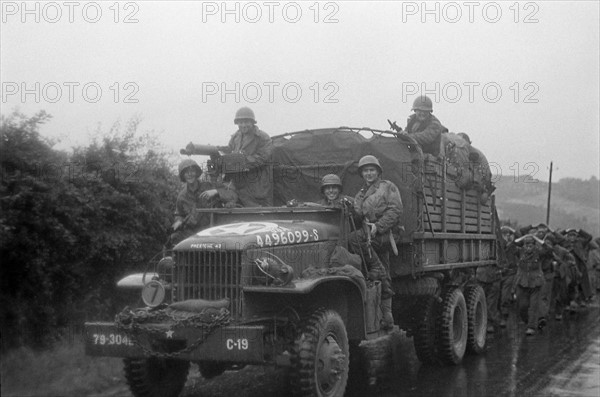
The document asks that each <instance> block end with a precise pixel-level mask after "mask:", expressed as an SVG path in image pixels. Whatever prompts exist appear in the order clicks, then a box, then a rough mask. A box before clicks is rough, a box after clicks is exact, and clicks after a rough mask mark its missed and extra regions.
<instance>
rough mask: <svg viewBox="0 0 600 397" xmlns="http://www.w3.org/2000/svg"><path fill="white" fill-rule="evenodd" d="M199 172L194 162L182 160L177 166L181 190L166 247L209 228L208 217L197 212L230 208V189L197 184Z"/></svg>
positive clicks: (234, 198) (232, 202)
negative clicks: (168, 242)
mask: <svg viewBox="0 0 600 397" xmlns="http://www.w3.org/2000/svg"><path fill="white" fill-rule="evenodd" d="M200 175H202V168H200V166H199V165H198V163H196V162H195V161H194V160H191V159H186V160H183V161H182V162H181V163H180V164H179V179H180V180H181V181H182V182H184V183H185V186H184V187H183V189H181V191H180V192H179V195H178V196H177V202H176V204H175V222H174V223H173V226H172V228H173V234H171V238H170V244H171V245H175V244H177V243H179V242H180V241H182V240H183V239H185V238H187V237H189V236H191V235H192V234H194V233H195V232H197V231H198V230H200V229H202V228H204V227H206V226H208V225H209V224H210V218H209V216H208V214H199V213H197V212H196V209H197V208H214V207H222V206H228V207H231V206H234V205H235V202H236V201H237V195H236V193H235V190H233V188H232V186H231V185H225V184H223V183H220V182H210V181H205V182H200V181H199V180H198V178H199V177H200Z"/></svg>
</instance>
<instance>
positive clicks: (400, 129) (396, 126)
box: [387, 119, 402, 132]
mask: <svg viewBox="0 0 600 397" xmlns="http://www.w3.org/2000/svg"><path fill="white" fill-rule="evenodd" d="M387 122H388V124H389V125H390V128H391V129H392V130H394V131H396V132H402V127H400V126H399V125H398V124H396V122H395V121H390V119H387Z"/></svg>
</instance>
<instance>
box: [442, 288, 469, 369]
mask: <svg viewBox="0 0 600 397" xmlns="http://www.w3.org/2000/svg"><path fill="white" fill-rule="evenodd" d="M438 327H439V336H438V357H439V358H440V361H441V362H442V363H444V364H451V365H455V364H458V363H460V362H461V361H462V359H463V357H464V355H465V350H466V348H467V305H466V302H465V297H464V295H463V294H462V292H461V290H460V289H458V288H457V289H452V290H449V291H447V292H446V293H445V294H444V297H443V299H442V305H441V308H440V313H439V317H438Z"/></svg>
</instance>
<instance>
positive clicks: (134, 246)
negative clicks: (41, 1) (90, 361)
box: [0, 112, 178, 349]
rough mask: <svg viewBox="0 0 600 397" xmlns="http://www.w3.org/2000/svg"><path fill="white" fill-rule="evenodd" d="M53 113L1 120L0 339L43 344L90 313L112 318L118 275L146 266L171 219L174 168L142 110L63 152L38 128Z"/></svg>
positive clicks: (6, 342)
mask: <svg viewBox="0 0 600 397" xmlns="http://www.w3.org/2000/svg"><path fill="white" fill-rule="evenodd" d="M49 119H50V116H49V115H47V114H45V113H44V112H41V113H38V114H37V115H35V116H33V117H31V118H27V117H25V116H24V115H22V114H19V113H13V114H11V115H10V116H8V117H4V116H3V117H2V120H1V121H2V124H1V126H0V158H1V159H2V181H1V185H0V208H1V213H0V242H1V251H0V255H1V258H2V267H0V288H2V293H1V294H2V295H1V297H0V321H1V323H2V336H3V338H2V343H3V346H2V347H3V349H5V348H7V347H11V346H17V345H21V344H28V345H32V346H38V347H40V346H45V345H47V344H48V343H50V342H51V341H52V340H54V339H55V338H56V337H57V335H58V331H59V330H60V329H61V328H63V327H66V326H68V325H69V324H73V323H75V322H83V321H84V320H85V318H86V317H87V316H88V315H89V316H91V317H95V318H102V317H104V318H110V316H112V315H113V314H114V312H115V311H116V308H117V307H118V306H119V305H120V304H121V302H119V299H118V296H119V295H118V294H116V293H115V292H116V291H115V281H116V279H118V278H119V277H120V276H122V275H123V274H125V273H127V272H128V271H131V270H132V269H134V268H137V269H140V268H143V266H144V263H145V262H146V261H147V260H148V259H149V258H150V257H151V256H152V255H154V254H155V253H156V252H157V251H158V250H159V249H160V248H161V246H162V244H163V243H164V241H165V239H166V235H167V227H168V225H169V224H170V223H171V221H172V220H171V214H172V209H173V206H174V202H175V197H176V191H177V188H178V182H177V178H176V176H175V175H174V174H173V172H172V167H171V166H170V164H169V162H168V160H167V153H166V152H164V151H161V150H162V149H161V148H160V147H159V146H158V145H157V144H156V138H155V137H153V136H152V134H149V133H146V134H140V133H138V131H137V129H138V125H139V121H138V120H136V119H133V120H131V121H130V122H129V123H127V125H126V126H125V128H124V129H122V128H121V125H120V124H119V123H116V124H115V125H114V126H113V128H111V130H110V131H109V133H107V134H104V135H103V136H101V137H99V138H97V139H96V140H95V141H94V142H93V143H92V144H91V145H89V146H88V147H83V148H77V149H76V150H75V152H74V154H73V156H72V157H71V158H68V157H67V156H66V155H65V154H62V153H59V152H55V151H54V150H52V149H51V146H52V145H51V144H52V142H49V141H47V140H44V139H43V138H41V137H40V135H39V132H38V128H39V126H40V125H41V124H42V123H44V122H47V121H48V120H49Z"/></svg>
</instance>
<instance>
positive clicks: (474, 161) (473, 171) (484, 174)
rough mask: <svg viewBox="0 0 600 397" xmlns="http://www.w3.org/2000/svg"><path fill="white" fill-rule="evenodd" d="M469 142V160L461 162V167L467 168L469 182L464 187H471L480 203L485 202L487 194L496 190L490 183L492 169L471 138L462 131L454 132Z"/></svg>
mask: <svg viewBox="0 0 600 397" xmlns="http://www.w3.org/2000/svg"><path fill="white" fill-rule="evenodd" d="M456 135H458V136H460V137H461V138H462V139H463V140H464V141H465V142H467V143H468V144H469V162H468V163H467V164H461V166H462V167H463V169H465V170H468V172H469V174H470V175H469V176H470V178H469V179H470V181H471V183H469V184H467V186H465V188H467V189H470V188H473V189H475V190H477V191H478V192H479V194H480V199H481V203H482V204H485V203H486V202H487V200H488V198H489V196H490V195H491V194H492V193H493V192H494V190H496V188H495V187H494V185H492V170H491V169H490V164H489V163H488V160H487V158H486V157H485V155H484V154H483V152H482V151H481V150H479V149H477V148H475V147H474V146H472V144H471V138H470V137H469V136H468V135H467V134H465V133H464V132H459V133H458V134H456Z"/></svg>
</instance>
